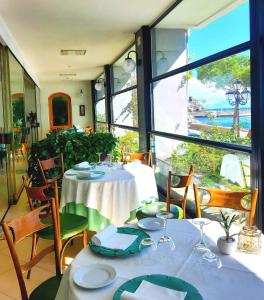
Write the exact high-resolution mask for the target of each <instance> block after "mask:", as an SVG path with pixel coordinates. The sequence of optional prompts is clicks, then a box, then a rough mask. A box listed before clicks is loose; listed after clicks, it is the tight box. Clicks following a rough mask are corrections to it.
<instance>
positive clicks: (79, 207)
mask: <svg viewBox="0 0 264 300" xmlns="http://www.w3.org/2000/svg"><path fill="white" fill-rule="evenodd" d="M87 172H88V173H92V172H101V174H103V175H102V176H100V177H99V178H89V179H87V178H85V177H84V178H80V177H79V176H80V175H81V174H86V173H87ZM156 200H158V192H157V184H156V179H155V173H154V169H153V168H151V167H149V166H147V165H145V164H142V163H141V162H139V161H135V162H132V163H127V164H123V163H111V164H109V163H102V164H100V165H96V166H95V168H94V169H92V170H89V171H86V172H85V171H82V170H75V169H70V170H67V171H66V172H65V173H64V177H63V181H62V191H61V199H60V209H61V211H62V212H67V213H74V214H77V215H81V216H84V217H87V222H88V229H89V230H90V231H99V230H101V229H103V228H105V227H106V226H107V225H109V224H114V225H116V226H121V225H123V224H124V223H125V222H126V221H128V220H130V219H133V218H135V213H136V210H137V209H138V208H139V207H140V206H142V205H143V204H145V203H148V202H153V201H156Z"/></svg>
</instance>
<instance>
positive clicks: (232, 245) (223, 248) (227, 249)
mask: <svg viewBox="0 0 264 300" xmlns="http://www.w3.org/2000/svg"><path fill="white" fill-rule="evenodd" d="M236 245H237V242H236V240H235V239H234V238H229V239H228V240H226V237H225V236H221V237H220V238H219V239H218V240H217V247H218V249H219V251H220V252H221V253H223V254H226V255H230V254H232V253H234V252H235V250H236Z"/></svg>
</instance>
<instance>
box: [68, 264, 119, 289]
mask: <svg viewBox="0 0 264 300" xmlns="http://www.w3.org/2000/svg"><path fill="white" fill-rule="evenodd" d="M115 278H116V271H115V269H114V268H113V267H111V266H109V265H105V264H91V265H89V266H84V267H81V268H79V269H77V270H76V271H75V273H74V274H73V281H74V282H75V283H76V284H77V285H78V286H80V287H82V288H85V289H98V288H101V287H104V286H107V285H109V284H110V283H112V282H113V281H114V280H115Z"/></svg>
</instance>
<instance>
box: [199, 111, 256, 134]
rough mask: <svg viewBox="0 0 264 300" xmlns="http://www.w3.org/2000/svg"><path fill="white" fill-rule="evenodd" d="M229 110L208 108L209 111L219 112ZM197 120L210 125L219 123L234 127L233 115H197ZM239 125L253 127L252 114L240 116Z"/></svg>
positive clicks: (247, 127) (219, 124)
mask: <svg viewBox="0 0 264 300" xmlns="http://www.w3.org/2000/svg"><path fill="white" fill-rule="evenodd" d="M220 110H221V111H223V110H225V111H227V110H230V109H229V108H227V109H219V110H217V109H210V110H207V112H217V111H220ZM195 120H197V121H199V122H201V123H204V124H208V125H217V126H223V127H232V126H233V116H218V117H214V118H208V117H195ZM239 125H240V128H245V129H249V128H251V116H249V115H247V116H239Z"/></svg>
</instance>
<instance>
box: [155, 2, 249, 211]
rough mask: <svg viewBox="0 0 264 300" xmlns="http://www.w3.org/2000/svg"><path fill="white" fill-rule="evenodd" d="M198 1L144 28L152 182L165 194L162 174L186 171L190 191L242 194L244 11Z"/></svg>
mask: <svg viewBox="0 0 264 300" xmlns="http://www.w3.org/2000/svg"><path fill="white" fill-rule="evenodd" d="M203 2H204V5H205V2H206V8H205V7H204V8H203V7H200V3H199V1H193V0H184V1H182V2H181V3H180V4H179V5H178V6H176V7H175V8H174V9H173V10H172V11H171V12H170V13H169V14H168V15H167V16H166V17H165V18H164V19H163V20H161V21H160V23H158V24H157V25H156V26H155V27H153V28H152V33H151V36H152V75H153V78H152V95H153V97H152V99H153V102H152V105H153V106H152V111H153V122H152V124H153V128H152V133H153V136H154V142H153V144H154V153H155V158H156V160H155V161H156V175H157V183H158V185H159V186H160V187H161V188H162V189H164V190H165V189H166V182H167V174H168V171H169V170H173V171H175V172H177V173H187V172H188V170H189V167H190V165H191V164H192V165H193V166H194V171H195V176H194V179H193V180H194V182H196V183H197V184H198V185H202V186H210V187H215V188H220V189H227V190H233V191H236V190H248V189H250V184H251V180H250V155H251V96H250V95H251V88H250V44H249V43H248V41H249V39H250V36H249V5H248V1H246V2H244V3H243V4H240V5H238V2H237V4H236V5H235V4H233V5H232V6H228V5H226V3H225V1H218V2H217V1H203ZM216 2H217V3H216ZM239 3H241V2H239ZM190 7H191V9H190ZM193 11H195V12H197V13H195V14H193V13H192V12H193ZM198 12H199V13H198ZM234 28H237V30H234ZM227 32H228V34H227ZM194 62H195V64H194ZM188 197H189V198H190V199H189V200H190V201H189V202H190V203H189V207H192V208H194V203H193V193H192V192H190V193H189V195H188ZM210 213H212V211H211V212H210ZM218 213H219V212H217V214H218Z"/></svg>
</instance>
